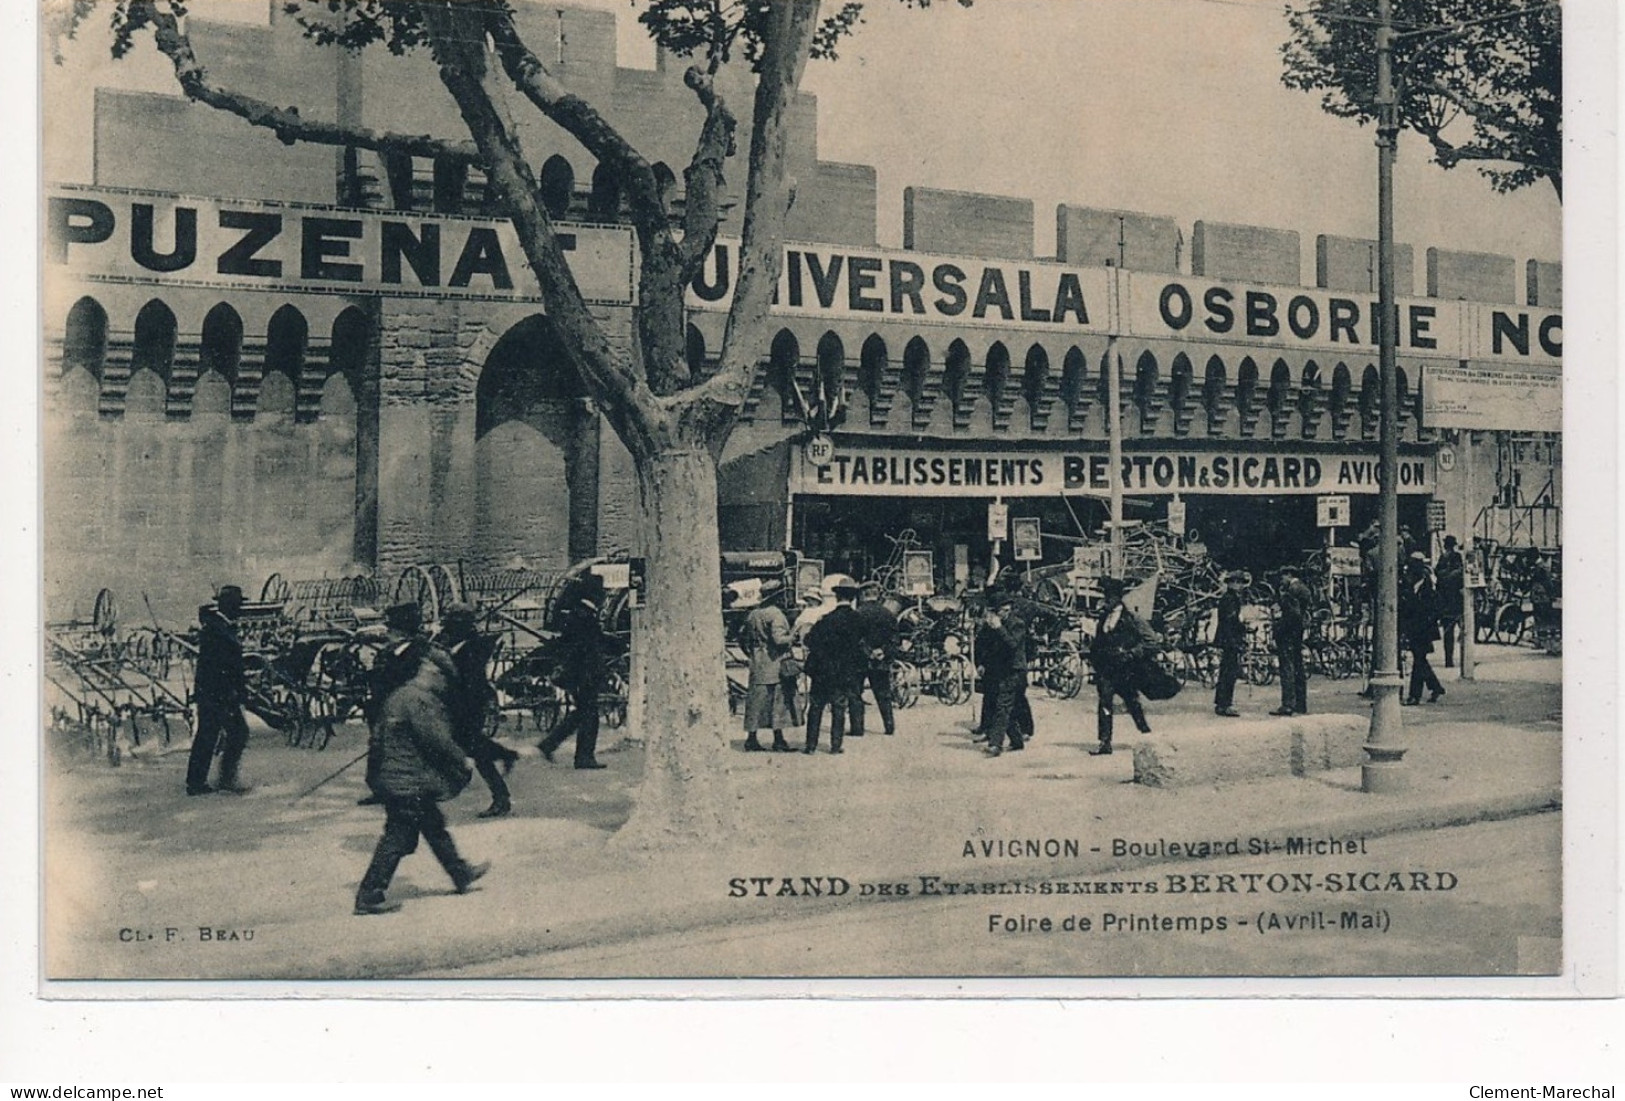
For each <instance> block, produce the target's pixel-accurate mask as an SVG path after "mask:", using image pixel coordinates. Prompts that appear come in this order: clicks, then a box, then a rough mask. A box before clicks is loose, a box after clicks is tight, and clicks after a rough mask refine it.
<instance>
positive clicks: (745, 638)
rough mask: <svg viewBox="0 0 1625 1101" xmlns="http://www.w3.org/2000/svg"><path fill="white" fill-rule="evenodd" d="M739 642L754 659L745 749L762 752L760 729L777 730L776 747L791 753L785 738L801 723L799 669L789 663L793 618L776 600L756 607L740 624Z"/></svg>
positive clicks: (774, 734) (749, 692) (746, 653)
mask: <svg viewBox="0 0 1625 1101" xmlns="http://www.w3.org/2000/svg"><path fill="white" fill-rule="evenodd" d="M739 644H740V646H742V647H743V648H744V651H745V656H746V658H748V659H749V661H750V683H749V686H748V687H747V688H746V689H745V749H746V751H747V752H750V753H760V752H762V751H763V750H765V749H766V748H767V747H766V746H764V745H762V743H761V742H759V741H757V740H756V732H757V731H758V730H763V729H768V730H772V731H773V751H774V752H775V753H789V752H790V751H791V748H792V747H791V745H790V743H789V742H787V741H785V740H784V731H785V729H786V728H788V727H793V726H800V725H801V717H800V713H799V708H798V706H797V700H796V677H797V676H798V675H799V670H797V669H795V668H794V667H793V666H792V665H790V664H789V659H790V621H789V619H787V618H786V617H785V614H784V610H783V609H782V608H780V607H779V605H778V602H777V601H776V600H769V601H767V602H765V603H763V604H762V605H761V606H760V607H758V608H754V609H752V611H751V613H750V615H748V616H746V617H745V624H744V626H743V627H741V628H740V632H739Z"/></svg>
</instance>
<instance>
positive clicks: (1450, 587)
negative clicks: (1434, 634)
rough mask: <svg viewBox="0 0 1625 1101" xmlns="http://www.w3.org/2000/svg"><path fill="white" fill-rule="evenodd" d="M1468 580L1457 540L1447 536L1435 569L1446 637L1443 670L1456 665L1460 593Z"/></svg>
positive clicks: (1443, 632)
mask: <svg viewBox="0 0 1625 1101" xmlns="http://www.w3.org/2000/svg"><path fill="white" fill-rule="evenodd" d="M1466 580H1467V573H1466V564H1465V563H1464V562H1463V561H1462V558H1461V552H1460V551H1459V550H1457V549H1456V537H1455V536H1454V535H1447V536H1445V537H1444V550H1443V552H1441V553H1440V555H1439V561H1438V562H1436V563H1434V566H1433V591H1434V594H1435V595H1436V596H1437V597H1438V598H1439V630H1440V632H1441V633H1442V634H1443V636H1444V667H1445V668H1446V669H1450V668H1452V667H1454V666H1455V664H1456V628H1457V627H1458V626H1460V624H1461V593H1462V586H1463V585H1464V584H1465V582H1466Z"/></svg>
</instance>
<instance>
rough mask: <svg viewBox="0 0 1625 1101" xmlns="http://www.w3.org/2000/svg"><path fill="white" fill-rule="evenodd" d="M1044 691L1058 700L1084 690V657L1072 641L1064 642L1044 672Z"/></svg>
mask: <svg viewBox="0 0 1625 1101" xmlns="http://www.w3.org/2000/svg"><path fill="white" fill-rule="evenodd" d="M1044 691H1046V692H1048V693H1049V694H1050V695H1051V696H1052V697H1054V698H1055V699H1058V700H1070V699H1073V698H1075V697H1076V696H1077V694H1078V693H1079V692H1081V691H1083V658H1082V657H1080V656H1079V655H1078V651H1077V648H1076V647H1075V646H1073V645H1072V644H1071V643H1070V642H1063V643H1062V644H1061V646H1060V648H1059V652H1058V653H1057V654H1056V656H1055V660H1054V662H1053V663H1052V664H1051V665H1050V667H1049V669H1048V670H1047V671H1046V672H1045V674H1044Z"/></svg>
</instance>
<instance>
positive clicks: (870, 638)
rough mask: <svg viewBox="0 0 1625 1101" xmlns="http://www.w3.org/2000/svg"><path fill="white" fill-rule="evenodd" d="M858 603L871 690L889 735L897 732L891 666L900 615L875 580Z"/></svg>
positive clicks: (856, 734)
mask: <svg viewBox="0 0 1625 1101" xmlns="http://www.w3.org/2000/svg"><path fill="white" fill-rule="evenodd" d="M861 591H862V599H861V600H860V601H859V603H858V618H859V619H860V620H862V621H863V643H864V645H865V646H867V647H868V649H869V668H868V669H867V670H866V672H865V677H866V679H867V680H868V682H869V690H870V691H871V692H873V693H874V694H875V710H877V711H879V712H880V722H881V725H882V726H883V727H884V728H885V731H886V733H887V734H896V733H897V719H896V716H894V715H893V714H892V705H891V663H892V658H893V657H894V656H895V654H896V652H897V615H896V614H895V613H894V612H893V611H892V610H891V609H890V608H888V607H886V602H885V601H884V600H883V599H881V598H882V596H883V595H884V594H883V593H882V592H881V591H880V586H879V585H877V584H876V583H875V582H873V581H871V582H869V583H868V584H866V585H864V586H863V589H862V590H861ZM860 691H861V689H860ZM851 734H852V736H853V737H854V738H857V737H861V736H862V734H863V730H862V728H861V727H859V728H857V729H854V730H852V731H851Z"/></svg>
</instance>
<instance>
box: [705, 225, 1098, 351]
mask: <svg viewBox="0 0 1625 1101" xmlns="http://www.w3.org/2000/svg"><path fill="white" fill-rule="evenodd" d="M738 268H739V242H738V241H737V240H732V239H726V238H724V239H719V240H718V241H717V243H716V244H715V245H714V246H713V247H712V249H711V252H710V254H709V255H708V256H707V257H706V260H705V265H704V267H703V269H702V270H701V272H700V274H699V275H697V276H695V278H694V281H693V282H692V283H691V284H690V285H689V289H688V302H689V305H690V306H692V307H694V308H696V309H716V310H725V309H727V308H728V307H729V306H730V305H731V304H732V302H733V290H734V283H735V277H736V276H737V274H738ZM1111 279H1112V273H1111V271H1110V270H1109V269H1105V268H1099V269H1095V268H1073V267H1066V266H1064V265H1060V264H1054V263H1048V264H1046V263H1037V262H1028V261H1017V260H993V259H972V258H967V257H958V256H931V255H927V254H924V253H917V252H893V251H889V250H886V249H859V248H851V247H848V246H842V245H810V244H789V245H786V246H785V248H784V263H783V265H782V267H781V269H780V273H779V283H778V287H777V289H776V290H775V292H774V296H773V305H772V312H773V313H774V314H775V315H780V316H790V317H797V316H799V317H827V318H831V319H843V320H853V321H857V320H866V319H867V320H871V321H878V320H886V321H908V322H910V323H913V324H925V325H931V324H954V325H970V326H994V327H998V328H1010V327H1012V326H1020V327H1031V328H1034V329H1045V330H1049V331H1065V332H1076V333H1106V332H1109V331H1110V325H1109V320H1110V318H1109V305H1110V293H1111Z"/></svg>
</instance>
